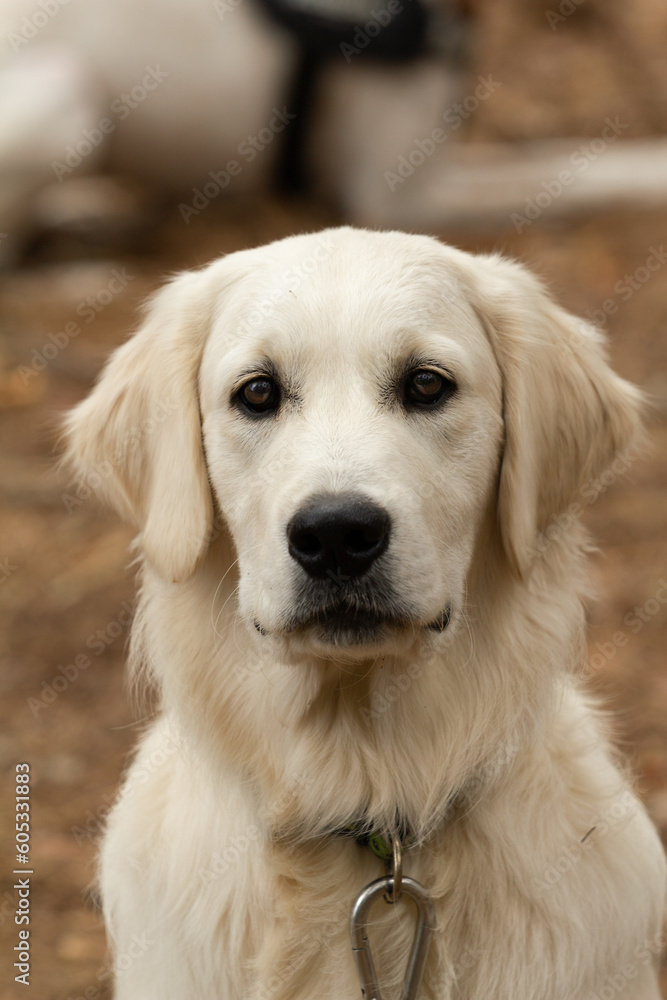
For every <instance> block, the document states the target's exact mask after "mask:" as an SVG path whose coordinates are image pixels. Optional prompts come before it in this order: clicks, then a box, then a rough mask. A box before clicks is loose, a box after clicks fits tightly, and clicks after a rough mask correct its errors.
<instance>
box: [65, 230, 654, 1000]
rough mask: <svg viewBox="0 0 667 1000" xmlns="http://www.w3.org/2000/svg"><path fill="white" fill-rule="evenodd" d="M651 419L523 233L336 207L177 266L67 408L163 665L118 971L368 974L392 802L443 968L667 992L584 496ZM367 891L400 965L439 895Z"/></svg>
mask: <svg viewBox="0 0 667 1000" xmlns="http://www.w3.org/2000/svg"><path fill="white" fill-rule="evenodd" d="M638 431H639V419H638V393H637V391H636V390H635V389H634V388H633V387H632V386H630V385H629V384H627V383H626V382H624V381H623V380H622V379H620V378H619V377H618V376H616V375H615V374H614V373H613V372H612V371H611V369H610V368H609V367H608V365H607V362H606V359H605V352H604V347H603V344H602V341H601V337H600V335H599V334H598V333H597V332H596V331H594V330H592V329H590V328H589V327H587V326H586V325H584V324H582V323H581V322H580V321H579V320H576V319H574V318H573V317H572V316H570V315H568V314H567V313H566V312H564V311H563V310H562V309H560V308H559V307H558V306H557V305H555V304H554V303H553V302H552V301H551V300H550V298H549V297H548V295H547V294H546V293H545V291H544V289H543V288H542V287H541V285H540V284H539V282H538V281H537V280H535V279H534V278H533V277H531V276H530V274H529V273H527V272H526V271H525V270H524V269H523V268H522V267H521V266H519V265H518V264H515V263H510V262H509V261H506V260H504V259H502V258H500V257H498V256H478V257H473V256H471V255H468V254H466V253H462V252H460V251H458V250H455V249H452V248H451V247H447V246H443V245H442V244H440V243H438V242H437V241H435V240H433V239H430V238H428V237H423V236H411V235H405V234H402V233H396V232H384V233H376V232H368V231H361V230H355V229H348V228H345V229H335V230H329V231H326V232H323V233H320V234H316V235H309V236H296V237H292V238H290V239H286V240H282V241H280V242H278V243H273V244H271V245H269V246H266V247H261V248H259V249H254V250H248V251H243V252H240V253H234V254H231V255H230V256H228V257H226V258H224V259H223V260H220V261H216V262H215V263H213V264H211V265H210V266H208V267H206V268H204V269H203V270H201V271H198V272H193V273H186V274H184V275H181V276H180V277H178V278H177V279H176V280H175V281H173V282H172V283H171V284H170V285H169V286H168V287H167V288H165V289H164V290H163V291H162V292H160V293H159V294H158V296H157V297H156V299H155V300H154V302H153V303H152V305H151V307H150V310H149V312H148V315H147V318H146V321H145V324H144V326H143V328H142V329H141V330H140V331H139V333H138V334H137V335H136V336H135V337H133V338H132V339H131V340H130V341H129V342H128V343H127V344H126V345H125V346H123V347H121V348H120V350H118V351H117V352H116V354H115V355H114V357H113V358H112V360H111V362H110V363H109V365H108V367H107V368H106V370H105V372H104V373H103V375H102V378H101V380H100V382H99V384H98V386H97V388H96V389H95V390H94V391H93V393H92V394H91V396H90V397H89V398H88V399H87V400H85V401H84V402H83V403H81V404H80V405H79V406H78V407H77V408H76V409H75V410H74V412H73V413H72V414H71V416H70V417H69V421H68V427H67V434H68V449H69V456H70V458H71V459H72V460H73V462H74V463H75V465H76V466H77V468H78V471H79V473H80V474H81V475H82V476H83V477H84V479H86V480H87V481H88V482H92V481H96V482H99V483H101V491H102V492H103V493H104V494H105V496H106V497H107V499H108V500H109V501H110V502H111V503H112V504H114V505H115V506H116V507H117V508H118V509H119V511H120V512H121V513H122V514H124V515H125V516H126V517H127V518H128V519H130V520H131V521H132V523H133V524H134V525H136V527H137V528H138V530H139V538H138V543H137V544H138V546H139V550H140V552H141V555H142V561H143V586H142V589H141V597H140V601H139V609H138V613H137V620H136V623H135V626H134V633H133V649H132V658H133V661H134V664H135V667H137V668H140V669H141V670H143V671H146V672H147V674H148V676H149V677H150V679H151V680H152V681H154V682H155V683H156V684H157V686H158V688H159V691H160V695H161V714H160V717H159V718H158V719H157V720H156V721H155V722H154V723H153V725H152V726H151V727H150V729H149V730H148V731H147V732H146V734H145V735H144V737H143V739H142V741H141V745H140V748H139V751H138V754H137V757H136V759H135V761H134V763H133V765H132V766H131V768H130V770H129V773H128V776H127V779H126V782H125V786H124V789H123V792H122V793H121V796H120V799H119V801H118V803H117V805H116V806H115V808H114V809H113V811H112V813H111V816H110V818H109V823H108V829H107V831H106V835H105V839H104V845H103V850H102V862H101V889H102V895H103V901H104V910H105V914H106V919H107V922H108V927H109V932H110V936H111V941H112V944H113V950H114V955H115V976H116V987H115V989H116V994H115V995H116V997H117V998H118V1000H195V998H197V1000H199V998H202V997H205V998H207V1000H213V998H218V1000H341V998H349V1000H353V998H355V997H358V996H359V984H358V980H357V977H356V973H355V967H354V963H353V956H352V952H351V946H350V941H349V936H348V916H349V911H350V907H351V904H352V903H353V901H354V899H355V897H356V896H357V894H358V893H359V892H360V890H361V889H362V888H363V887H364V885H365V884H366V883H368V882H370V881H372V880H373V879H374V878H377V877H378V876H380V875H381V874H382V867H381V863H380V861H379V860H378V859H377V857H376V856H375V855H374V854H373V852H372V851H371V850H370V849H369V846H368V845H367V844H366V843H365V842H364V839H363V834H364V833H365V834H369V833H380V834H383V835H384V836H385V837H386V838H390V837H391V836H392V835H394V836H401V837H402V838H403V839H404V842H405V846H406V850H405V860H404V865H405V873H406V875H410V876H412V877H414V878H416V879H418V880H419V881H420V882H421V883H422V884H423V885H424V886H425V888H426V889H427V890H428V892H429V893H430V894H431V896H432V898H433V901H434V906H435V915H436V923H437V929H436V933H435V936H434V939H433V942H432V945H431V948H430V952H429V957H428V962H427V966H426V972H425V976H424V981H423V986H422V990H421V993H420V996H422V997H423V998H427V1000H446V998H450V997H451V998H457V1000H592V998H598V1000H608V998H611V997H612V996H613V997H614V998H619V1000H656V998H658V997H659V992H658V986H657V979H656V973H655V965H656V957H657V954H658V952H659V950H660V944H661V941H662V937H661V916H662V907H663V897H664V883H665V864H664V858H663V853H662V849H661V846H660V843H659V841H658V837H657V835H656V832H655V830H654V828H653V827H652V825H651V823H650V822H649V820H648V818H647V816H646V813H645V812H644V809H643V808H642V806H641V805H640V803H639V801H638V800H637V799H636V798H635V797H634V795H633V793H632V792H631V790H630V786H629V783H628V779H627V777H626V775H625V774H623V773H622V771H621V770H620V769H619V767H618V766H617V764H616V763H615V762H614V760H613V755H612V753H611V751H610V749H609V746H608V744H607V741H606V738H605V735H604V725H603V724H602V723H601V720H600V718H599V715H598V713H597V711H596V709H595V706H594V705H592V704H591V701H590V699H589V698H588V697H587V696H586V694H585V693H583V692H582V690H581V685H580V683H579V681H578V678H577V674H578V671H579V668H580V666H581V664H582V661H583V657H584V616H583V612H582V594H583V593H584V591H585V566H584V562H585V549H586V538H585V535H584V533H583V530H582V529H581V527H580V526H579V525H578V524H577V523H575V522H574V521H573V519H572V518H569V519H565V520H564V519H562V518H561V519H560V520H557V518H558V516H559V515H560V514H562V512H563V511H565V510H566V509H567V507H568V505H569V504H571V503H572V501H573V500H574V499H575V498H576V497H577V496H578V495H579V491H580V490H581V489H582V487H584V486H585V484H586V483H587V481H589V480H590V479H591V478H593V477H597V476H599V474H600V473H601V472H602V471H603V470H604V469H605V468H606V467H607V466H608V465H609V464H610V463H611V462H612V461H613V459H614V456H615V455H616V453H617V452H618V451H619V450H621V451H624V450H626V449H628V448H629V447H630V446H631V445H632V443H633V441H634V440H635V438H636V436H637V434H638ZM554 529H555V530H554ZM145 676H146V675H145V674H142V673H140V674H139V677H140V678H142V677H145ZM350 827H352V830H350V829H349V828H350ZM346 828H348V829H347V830H346ZM371 916H372V928H371V940H372V944H373V946H374V952H375V963H376V968H377V971H378V977H379V980H380V983H381V986H382V989H383V995H384V996H385V997H389V996H397V995H399V992H400V984H401V982H402V980H403V975H404V969H405V964H406V961H407V956H408V953H409V951H410V947H411V941H412V935H413V930H414V921H413V917H412V908H411V906H410V905H408V904H407V903H405V902H404V901H401V902H400V903H399V904H398V905H396V906H389V905H386V904H385V903H384V902H378V903H377V904H376V906H375V908H374V909H373V911H372V915H371ZM367 1000H370V998H367Z"/></svg>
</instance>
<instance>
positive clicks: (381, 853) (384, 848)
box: [332, 819, 417, 864]
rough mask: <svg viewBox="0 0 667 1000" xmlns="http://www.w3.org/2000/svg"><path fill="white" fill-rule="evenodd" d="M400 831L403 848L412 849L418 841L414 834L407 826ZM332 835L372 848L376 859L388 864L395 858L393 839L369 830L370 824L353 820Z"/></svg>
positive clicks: (400, 828)
mask: <svg viewBox="0 0 667 1000" xmlns="http://www.w3.org/2000/svg"><path fill="white" fill-rule="evenodd" d="M399 831H400V840H401V844H402V846H403V847H404V848H410V847H412V846H413V845H414V844H415V842H416V840H417V838H416V837H415V835H414V833H412V832H411V831H410V830H409V828H408V827H407V826H406V825H405V824H402V825H401V826H400V827H399ZM332 834H333V836H335V837H347V838H348V839H349V840H354V841H356V842H357V844H359V845H360V846H361V847H368V848H370V850H371V851H372V852H373V854H374V855H375V857H376V858H379V859H380V861H384V862H385V863H387V864H388V863H389V862H390V861H391V859H392V857H393V846H392V841H391V838H390V837H389V836H388V835H387V834H386V833H380V832H379V831H378V830H374V829H372V828H370V829H369V827H368V824H367V823H364V821H363V820H360V819H358V820H352V821H351V822H350V823H346V824H345V825H344V826H341V827H338V828H337V829H336V830H333V831H332Z"/></svg>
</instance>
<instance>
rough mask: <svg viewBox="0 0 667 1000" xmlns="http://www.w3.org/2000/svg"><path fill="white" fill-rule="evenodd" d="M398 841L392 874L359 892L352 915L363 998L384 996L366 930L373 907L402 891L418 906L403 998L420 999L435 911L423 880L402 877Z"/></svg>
mask: <svg viewBox="0 0 667 1000" xmlns="http://www.w3.org/2000/svg"><path fill="white" fill-rule="evenodd" d="M396 843H397V842H396V841H394V858H393V863H392V870H391V874H390V875H385V876H384V877H383V878H378V879H376V880H375V881H374V882H371V883H369V885H367V886H366V888H365V889H363V890H362V891H361V892H360V893H359V895H358V896H357V899H356V901H355V904H354V906H353V907H352V913H351V915H350V937H351V938H352V954H353V955H354V961H355V964H356V966H357V975H358V976H359V983H360V984H361V996H362V998H363V1000H382V995H381V993H380V987H379V985H378V980H377V974H376V972H375V965H374V964H373V955H372V954H371V947H370V942H369V940H368V934H367V925H368V914H369V911H370V908H371V906H372V905H373V903H374V902H375V901H376V900H377V899H379V898H380V896H384V898H385V900H386V902H388V903H395V902H397V901H398V900H399V898H400V896H401V895H403V896H409V897H410V899H412V900H413V901H414V903H415V904H416V906H417V927H416V929H415V936H414V938H413V941H412V952H411V954H410V959H409V961H408V969H407V973H406V976H405V983H404V984H403V993H402V995H401V1000H417V994H418V992H419V987H420V986H421V981H422V978H423V976H424V968H425V966H426V959H427V957H428V949H429V946H430V944H431V938H432V937H433V931H434V930H435V911H434V909H433V902H432V900H431V897H430V895H429V893H428V892H427V891H426V889H425V888H424V886H423V885H422V884H421V882H417V881H416V880H415V879H413V878H404V877H403V875H402V870H401V860H402V859H401V849H400V843H399V844H398V850H396Z"/></svg>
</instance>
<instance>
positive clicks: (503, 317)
mask: <svg viewBox="0 0 667 1000" xmlns="http://www.w3.org/2000/svg"><path fill="white" fill-rule="evenodd" d="M475 261H476V264H481V265H482V268H481V273H480V272H477V282H478V287H477V292H476V295H475V296H474V298H473V301H474V304H475V306H476V309H477V312H478V314H479V316H480V318H481V319H482V321H483V323H484V326H485V328H486V331H487V334H488V336H489V338H490V340H491V343H492V346H493V349H494V351H495V354H496V359H497V361H498V365H499V367H500V370H501V373H502V377H503V409H504V423H505V444H504V452H503V457H502V465H501V470H500V484H499V494H498V516H499V523H500V531H501V535H502V539H503V545H504V548H505V551H506V553H507V556H508V558H509V560H510V563H511V565H512V566H513V568H514V569H515V570H516V572H517V573H518V574H519V575H520V576H522V577H525V576H526V575H527V573H528V571H529V568H530V565H531V562H532V560H533V558H534V556H535V553H536V551H538V550H539V545H538V542H539V536H540V533H543V532H546V531H547V529H548V528H549V526H550V525H551V524H553V523H554V519H555V518H556V517H557V516H558V515H559V514H561V513H563V511H565V510H566V509H567V508H568V506H569V505H570V504H571V503H573V502H575V501H576V500H579V501H580V502H582V503H583V500H584V492H585V490H584V487H585V486H586V484H587V483H588V482H589V481H592V480H595V479H597V477H599V476H600V474H601V473H602V472H603V471H604V470H605V469H607V468H608V467H609V466H610V464H611V463H612V462H613V460H614V458H615V456H616V455H617V453H619V452H627V451H628V450H629V449H631V448H632V447H633V446H634V445H636V444H637V442H638V439H639V438H640V436H641V418H640V411H641V405H640V404H641V399H642V397H641V394H640V392H639V390H638V389H636V388H635V387H634V386H632V385H630V383H629V382H626V381H625V380H624V379H622V378H620V377H619V376H618V375H616V374H615V373H614V372H613V371H612V369H611V368H610V367H609V364H608V361H607V357H606V351H605V344H604V338H603V337H602V335H601V333H600V332H599V331H598V330H596V329H595V328H594V327H593V326H591V325H590V324H588V323H586V322H584V321H583V320H581V319H577V318H576V317H574V316H572V315H570V314H569V313H567V312H565V310H564V309H561V308H560V307H559V306H557V305H556V304H555V302H553V300H552V299H551V298H550V296H549V295H548V293H547V292H546V290H545V289H544V287H543V286H542V284H541V283H540V282H539V281H538V279H537V278H535V277H534V276H533V275H532V274H530V273H529V272H528V271H527V270H526V269H525V268H523V267H522V266H521V265H519V264H516V263H514V262H511V261H508V260H505V259H504V258H501V257H498V256H489V257H479V258H475ZM582 491H583V492H582Z"/></svg>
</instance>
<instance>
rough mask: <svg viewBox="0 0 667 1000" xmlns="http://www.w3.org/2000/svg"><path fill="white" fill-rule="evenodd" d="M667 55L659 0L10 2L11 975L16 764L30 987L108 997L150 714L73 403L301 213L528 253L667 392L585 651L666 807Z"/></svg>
mask: <svg viewBox="0 0 667 1000" xmlns="http://www.w3.org/2000/svg"><path fill="white" fill-rule="evenodd" d="M666 52H667V7H666V6H665V4H664V3H663V2H661V0H634V2H633V3H632V4H627V3H623V2H621V0H466V2H461V3H447V2H445V0H432V2H428V3H426V2H424V3H419V2H418V0H388V2H383V0H377V2H376V3H372V2H366V0H291V2H287V0H161V2H159V3H158V2H157V0H143V2H142V3H141V4H136V3H129V0H36V2H33V0H4V3H3V6H2V9H0V468H1V469H2V481H1V483H0V513H1V518H0V620H1V621H2V626H3V627H2V635H1V637H0V661H1V670H0V689H1V692H2V697H1V698H0V717H1V719H2V726H1V727H0V764H1V767H2V776H3V777H2V800H1V805H0V823H1V824H2V825H1V829H0V832H1V834H2V847H1V855H0V856H1V860H2V865H1V866H0V967H2V969H3V974H2V980H1V982H0V998H1V1000H7V998H13V997H14V996H20V995H22V994H21V989H22V987H19V986H14V984H13V983H12V979H13V973H10V972H7V973H5V971H4V970H5V969H7V970H10V969H11V964H12V962H13V958H11V957H10V955H11V949H12V947H13V945H14V944H15V942H16V937H15V932H16V928H15V925H14V922H13V919H14V909H15V899H14V893H13V890H12V885H13V876H12V875H11V872H12V870H13V868H14V860H13V855H14V852H13V851H12V845H13V840H14V828H13V815H14V811H13V808H12V806H13V784H14V783H13V777H14V767H15V764H16V763H17V762H19V761H29V762H30V765H31V775H32V823H33V825H32V839H31V861H32V865H33V867H34V872H35V874H34V876H33V879H32V899H31V902H32V921H31V925H30V929H31V949H32V955H33V958H32V975H31V985H32V996H35V997H39V998H40V1000H47V998H49V1000H50V998H53V1000H55V998H59V1000H60V998H70V1000H81V998H85V1000H104V998H106V997H108V996H109V993H108V986H107V983H106V962H107V958H106V951H105V942H104V934H103V930H102V926H101V921H100V917H99V914H98V912H97V910H96V905H95V897H94V893H92V892H90V891H89V886H90V883H91V880H92V877H93V871H94V857H95V850H96V847H95V841H96V837H97V836H98V834H99V832H100V829H101V825H102V823H103V821H104V816H105V813H106V811H107V810H108V808H109V806H110V804H111V803H112V802H113V799H114V795H115V792H116V788H117V785H118V781H119V777H120V775H121V773H122V771H123V768H124V766H125V765H126V763H127V760H128V753H129V751H130V748H131V747H132V745H133V744H134V742H135V738H136V734H137V730H138V728H140V727H141V724H142V719H141V718H140V717H138V716H137V714H136V713H135V712H134V711H133V709H132V707H131V705H130V702H129V699H128V698H127V697H126V695H125V693H124V690H123V660H124V653H125V646H126V641H127V635H128V625H129V622H130V619H131V614H132V607H133V599H134V598H133V594H134V583H133V573H132V570H131V569H130V568H129V556H128V543H129V541H130V533H129V532H128V531H127V530H126V528H125V527H124V526H123V525H121V523H120V522H119V520H118V519H117V518H116V517H115V516H112V515H111V514H109V513H106V512H104V511H103V510H101V509H100V507H99V506H98V504H97V503H96V499H95V484H94V483H90V484H88V485H87V487H86V488H84V489H83V490H81V489H79V490H78V491H77V490H76V489H75V488H73V487H72V486H71V485H70V484H68V483H67V482H66V481H63V480H62V479H61V478H59V477H58V475H57V474H56V472H55V471H54V462H55V457H56V454H57V428H58V422H59V419H60V414H61V413H62V412H63V411H64V410H65V409H67V408H68V407H70V406H72V405H73V404H74V403H76V402H77V401H78V400H79V399H80V398H81V397H82V396H83V395H85V394H86V393H87V391H88V390H89V388H90V386H91V384H92V382H93V380H94V378H95V376H96V374H97V373H98V371H99V369H100V367H101V365H102V363H103V361H104V359H105V358H106V357H107V355H108V353H109V352H110V351H111V350H112V349H113V348H114V347H115V346H116V345H117V344H119V343H121V342H122V341H123V340H124V339H125V338H126V337H127V336H128V334H129V333H130V332H131V331H132V329H133V327H134V326H135V324H136V323H137V316H138V311H139V308H140V306H141V303H142V302H143V301H144V299H145V298H146V296H147V295H149V294H150V293H151V292H152V291H153V290H154V289H155V288H156V287H158V286H159V285H160V284H161V283H162V281H163V280H164V278H165V277H166V276H167V275H168V274H170V273H173V272H174V271H176V270H179V269H182V268H186V267H193V266H197V265H200V264H204V263H206V262H207V261H209V260H211V259H212V258H214V257H216V256H218V255H220V254H223V253H228V252H230V251H234V250H238V249H242V248H245V247H250V246H254V245H257V244H261V243H265V242H267V241H269V240H272V239H276V238H279V237H282V236H285V235H289V234H291V233H294V232H300V231H304V230H312V229H316V228H319V227H321V226H324V225H330V224H339V223H342V222H349V223H352V224H358V225H373V226H382V227H392V226H395V227H399V228H403V229H408V230H413V231H418V232H429V233H431V234H434V235H437V236H439V237H440V238H442V239H444V240H446V241H448V242H451V243H454V244H455V245H457V246H460V247H462V248H463V249H465V250H471V251H487V250H490V249H500V250H502V251H505V252H507V253H508V254H512V255H515V256H518V257H520V258H521V259H523V260H524V261H525V262H526V263H528V264H529V265H530V266H531V267H532V268H533V269H534V270H536V271H537V272H538V273H539V274H541V275H542V276H543V278H544V279H545V280H546V281H547V282H548V284H549V286H550V287H551V289H552V290H553V293H554V295H555V296H556V297H557V298H558V300H559V301H560V302H561V303H562V304H564V305H565V306H566V307H568V308H569V309H571V310H573V311H574V312H577V313H579V314H581V315H583V316H587V317H588V318H589V319H593V320H594V321H595V322H596V323H598V324H599V325H600V326H602V327H603V328H604V329H605V330H606V332H607V334H608V336H609V340H610V350H611V356H612V360H613V363H614V366H615V367H616V369H617V370H618V371H619V372H620V373H621V374H623V375H624V376H625V377H627V378H629V379H631V380H633V381H634V382H636V383H637V384H639V385H641V386H642V387H644V389H645V390H646V392H647V393H648V394H649V395H650V397H651V400H652V407H651V417H650V422H651V427H650V430H651V447H650V448H649V450H648V452H647V454H646V456H645V457H642V458H637V457H634V456H631V457H629V458H627V460H625V461H623V462H621V463H619V464H618V465H617V466H616V467H615V468H614V469H613V470H612V471H610V473H609V475H607V476H606V477H605V479H604V481H600V482H597V483H595V484H591V488H590V489H589V490H587V492H586V495H585V496H583V497H582V499H581V506H582V508H583V510H584V515H583V516H584V518H585V520H586V522H587V524H588V525H589V526H590V528H591V531H592V533H593V535H594V537H595V539H596V540H597V542H598V543H599V545H600V552H599V553H596V554H595V555H594V557H593V564H592V574H593V582H594V585H595V587H596V590H597V593H598V595H599V601H598V603H596V604H595V605H594V606H592V607H591V609H590V612H589V620H590V632H589V660H588V664H587V666H586V671H585V673H586V675H587V677H588V680H587V683H588V684H589V685H590V687H591V689H592V690H594V691H596V692H597V693H598V694H600V695H601V696H602V697H603V698H604V701H605V703H606V704H607V705H608V706H609V708H610V710H611V711H612V712H613V716H614V722H613V726H614V734H615V740H616V742H617V744H618V746H619V748H620V749H621V751H622V752H623V753H624V754H625V755H626V756H627V758H628V759H629V761H630V763H631V766H632V768H633V770H634V773H635V775H636V781H637V787H638V791H639V793H640V795H641V797H642V798H643V800H644V801H645V803H646V805H647V807H648V809H649V812H650V813H651V815H652V817H653V819H654V820H655V822H656V824H657V825H658V826H659V827H660V829H661V832H662V833H663V835H666V834H667V720H666V714H665V712H666V709H667V670H666V662H665V661H666V654H665V643H664V636H665V617H666V615H665V609H666V608H667V534H666V531H665V528H666V524H667V505H666V503H665V501H666V499H667V336H666V334H667V247H666V245H665V244H667V143H666V140H665V138H664V137H665V136H666V135H667V57H666V56H665V53H666ZM662 241H665V243H663V242H662ZM564 405H566V403H565V401H564ZM665 986H667V978H665V977H664V976H663V989H664V988H665Z"/></svg>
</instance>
